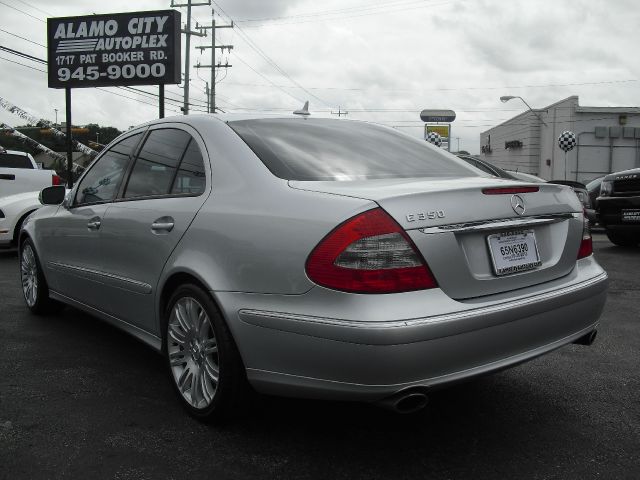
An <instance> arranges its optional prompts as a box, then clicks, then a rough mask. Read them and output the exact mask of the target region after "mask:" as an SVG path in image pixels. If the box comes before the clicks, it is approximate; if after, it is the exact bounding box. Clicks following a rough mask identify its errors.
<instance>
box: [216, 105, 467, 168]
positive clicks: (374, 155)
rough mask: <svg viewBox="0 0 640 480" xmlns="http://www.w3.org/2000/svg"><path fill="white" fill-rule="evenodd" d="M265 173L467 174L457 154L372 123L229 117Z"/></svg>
mask: <svg viewBox="0 0 640 480" xmlns="http://www.w3.org/2000/svg"><path fill="white" fill-rule="evenodd" d="M228 125H229V126H230V127H231V128H232V129H233V130H234V131H235V132H236V133H237V134H238V135H239V136H240V137H241V138H242V139H243V140H244V141H245V143H246V144H247V145H249V147H250V148H251V149H252V150H253V151H254V153H255V154H256V155H257V156H258V158H260V160H262V162H263V163H264V164H265V166H266V167H267V168H268V169H269V170H271V173H273V174H274V175H276V176H277V177H280V178H284V179H287V180H366V179H381V178H418V177H448V176H456V177H471V176H477V175H478V173H477V171H476V170H474V169H473V168H471V167H468V166H467V165H466V164H464V162H462V160H460V159H458V158H457V157H455V156H453V155H451V154H449V153H447V152H444V151H441V150H438V149H435V148H433V147H430V146H428V145H427V144H426V143H427V142H425V141H424V140H420V139H417V138H412V137H409V136H408V135H404V134H402V133H400V132H397V131H396V130H393V129H390V128H384V127H381V126H378V125H374V124H370V123H366V122H356V121H340V120H329V119H302V118H299V119H298V118H296V119H282V118H279V119H278V118H277V119H257V120H240V121H232V122H229V123H228Z"/></svg>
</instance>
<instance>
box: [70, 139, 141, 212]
mask: <svg viewBox="0 0 640 480" xmlns="http://www.w3.org/2000/svg"><path fill="white" fill-rule="evenodd" d="M141 137H142V133H137V134H135V135H132V136H130V137H127V138H125V139H124V140H122V141H121V142H118V143H116V144H115V145H114V146H113V147H111V148H110V149H109V150H108V151H107V152H106V153H105V154H104V155H102V157H100V159H99V160H98V161H97V162H96V164H95V165H93V166H92V167H91V170H89V172H88V173H87V174H86V175H85V176H84V177H83V179H82V180H81V181H80V185H78V193H77V196H76V204H81V203H95V202H109V201H111V200H113V199H114V198H115V196H116V193H117V192H118V188H119V186H120V181H121V180H122V177H123V175H124V172H125V170H126V169H127V165H128V163H129V159H130V158H131V155H132V153H133V149H134V148H135V147H136V145H137V144H138V142H139V141H140V138H141Z"/></svg>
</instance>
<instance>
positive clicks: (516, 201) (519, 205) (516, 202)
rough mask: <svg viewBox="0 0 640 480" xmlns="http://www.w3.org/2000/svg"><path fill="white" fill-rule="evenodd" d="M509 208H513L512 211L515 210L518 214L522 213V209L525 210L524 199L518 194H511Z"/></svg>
mask: <svg viewBox="0 0 640 480" xmlns="http://www.w3.org/2000/svg"><path fill="white" fill-rule="evenodd" d="M511 208H513V211H514V212H516V213H517V214H518V215H524V211H525V207H524V200H523V199H522V197H521V196H520V195H512V196H511Z"/></svg>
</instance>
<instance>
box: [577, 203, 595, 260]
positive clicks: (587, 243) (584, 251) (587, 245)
mask: <svg viewBox="0 0 640 480" xmlns="http://www.w3.org/2000/svg"><path fill="white" fill-rule="evenodd" d="M582 222H583V223H582V241H581V242H580V249H579V250H578V260H580V259H581V258H584V257H588V256H589V255H591V254H593V240H592V239H591V229H590V228H589V219H588V218H587V212H584V213H583V220H582Z"/></svg>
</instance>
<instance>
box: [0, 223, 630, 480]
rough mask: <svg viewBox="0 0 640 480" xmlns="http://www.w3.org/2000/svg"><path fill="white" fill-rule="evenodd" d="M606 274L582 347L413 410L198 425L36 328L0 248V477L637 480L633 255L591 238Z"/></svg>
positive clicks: (155, 362)
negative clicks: (593, 330)
mask: <svg viewBox="0 0 640 480" xmlns="http://www.w3.org/2000/svg"><path fill="white" fill-rule="evenodd" d="M595 248H596V255H597V257H598V259H599V260H600V262H601V263H602V264H603V265H604V266H605V268H606V269H607V270H608V272H609V275H610V277H611V280H612V281H611V291H610V295H609V301H608V304H607V306H606V308H605V313H604V315H603V317H602V322H601V328H600V331H599V336H598V340H597V341H596V343H595V344H594V345H593V346H592V347H582V346H574V345H572V346H569V347H565V348H564V349H561V350H560V351H557V352H555V353H553V354H551V355H548V356H546V357H543V358H540V359H537V360H535V361H533V362H530V363H528V364H525V365H522V366H519V367H517V368H515V369H512V370H508V371H505V372H502V373H500V374H497V375H494V376H491V377H487V378H483V379H480V380H477V381H474V382H472V383H468V384H464V385H460V386H457V387H455V388H451V389H448V390H444V391H440V392H436V393H434V394H433V395H432V396H431V403H430V404H429V406H428V407H427V409H426V410H424V411H423V412H421V413H419V414H416V415H411V416H398V415H395V414H392V413H390V412H386V411H383V410H379V409H377V408H374V407H371V406H368V405H355V404H343V403H325V402H311V401H297V400H286V399H279V398H269V397H258V398H257V400H256V402H255V403H256V404H255V406H254V408H253V410H252V411H251V412H250V413H249V414H248V415H247V417H246V418H244V419H243V420H241V421H240V422H239V423H237V424H234V425H229V426H226V427H224V428H222V427H217V428H216V427H207V426H204V425H201V424H199V423H198V422H196V421H194V420H192V419H191V418H190V417H188V416H187V415H186V414H184V413H183V411H182V410H181V408H180V406H179V404H178V402H177V401H176V399H175V398H174V396H173V395H174V394H173V392H172V390H171V387H170V384H169V381H168V380H167V378H165V372H164V369H163V365H162V362H161V359H160V357H159V356H158V355H157V354H155V353H154V352H152V351H150V350H148V349H147V348H145V347H143V346H142V345H141V344H138V343H137V342H136V341H134V340H133V339H130V338H129V337H128V336H126V335H125V334H123V333H120V332H119V331H118V330H116V329H114V328H112V327H110V326H108V325H106V324H103V323H101V322H99V321H97V320H94V319H92V318H91V317H89V316H87V315H85V314H83V313H80V312H78V311H76V310H73V309H70V308H69V309H66V310H65V311H64V313H63V314H62V315H58V316H53V317H50V318H38V317H34V316H31V315H30V314H28V313H27V310H26V307H25V306H24V305H23V301H22V298H21V296H20V291H19V287H18V275H17V256H16V254H15V253H10V252H2V251H0V298H1V303H0V341H1V342H2V347H1V348H0V478H7V479H18V478H33V479H37V478H92V479H93V478H118V479H120V478H122V479H125V478H132V479H146V478H176V479H178V478H180V479H181V478H185V477H186V478H190V479H195V478H204V477H205V476H206V477H207V478H216V479H224V478H234V479H242V478H302V479H304V478H332V479H334V478H344V479H354V478H367V479H376V478H394V479H395V478H411V479H417V478H429V479H436V478H442V479H459V478H473V479H481V478H496V479H574V478H575V479H591V478H598V479H627V478H628V479H637V478H640V368H639V367H640V361H639V359H640V348H639V345H640V274H639V273H638V272H640V249H623V248H618V247H614V246H612V245H611V244H610V243H609V242H608V241H607V240H606V238H605V237H603V236H602V235H597V236H596V242H595Z"/></svg>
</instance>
